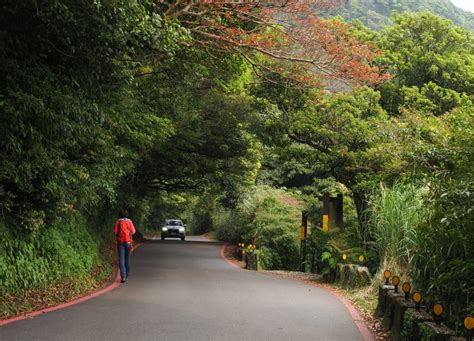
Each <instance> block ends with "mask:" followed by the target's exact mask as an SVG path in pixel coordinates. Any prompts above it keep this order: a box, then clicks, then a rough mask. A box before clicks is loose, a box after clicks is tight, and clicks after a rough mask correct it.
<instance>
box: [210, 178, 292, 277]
mask: <svg viewBox="0 0 474 341" xmlns="http://www.w3.org/2000/svg"><path fill="white" fill-rule="evenodd" d="M288 200H289V201H290V202H294V201H295V200H294V199H291V196H289V194H286V193H285V192H284V191H281V190H275V189H273V188H271V187H268V186H256V187H249V188H248V189H247V190H246V192H245V193H244V194H243V195H242V196H241V200H240V201H239V203H238V204H237V206H236V208H235V209H233V210H231V211H230V210H228V209H224V208H220V209H218V214H217V226H216V236H217V238H218V239H220V240H224V241H229V242H232V243H238V242H241V241H243V242H245V243H247V244H248V243H252V244H254V245H256V246H257V249H258V250H259V257H260V263H261V266H262V267H263V268H264V269H288V270H296V269H298V268H299V223H300V222H299V220H300V219H301V218H300V215H301V211H300V210H299V209H298V206H294V204H285V202H287V201H288Z"/></svg>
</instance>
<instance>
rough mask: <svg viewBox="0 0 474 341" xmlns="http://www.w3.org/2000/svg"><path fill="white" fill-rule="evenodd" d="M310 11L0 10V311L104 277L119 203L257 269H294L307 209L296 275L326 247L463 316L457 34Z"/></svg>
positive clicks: (468, 226)
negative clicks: (226, 245) (340, 217)
mask: <svg viewBox="0 0 474 341" xmlns="http://www.w3.org/2000/svg"><path fill="white" fill-rule="evenodd" d="M315 3H316V5H318V4H319V2H318V1H316V2H315ZM322 3H326V2H324V1H323V2H322ZM173 4H174V5H176V6H173ZM319 5H321V6H322V5H323V4H319ZM239 6H240V7H239ZM314 9H315V8H308V7H305V6H304V5H302V4H295V3H294V2H293V1H289V2H288V4H287V7H284V8H280V9H278V8H265V7H263V8H259V7H256V8H255V7H249V6H247V5H245V4H244V5H238V6H236V7H235V6H231V5H229V4H222V3H218V4H200V3H198V2H193V5H192V6H190V7H186V6H185V5H184V4H183V3H182V2H177V3H174V2H173V1H169V2H168V1H163V2H159V3H158V2H155V1H151V0H141V1H138V0H137V1H129V0H123V1H121V0H120V1H94V2H92V3H89V2H82V1H79V2H78V1H76V0H70V1H61V2H58V1H53V0H51V1H43V2H36V1H33V2H28V1H20V2H18V1H7V4H5V5H2V7H0V22H2V23H3V25H2V26H3V27H2V28H1V29H0V73H1V74H2V75H3V76H2V79H0V113H1V117H2V124H1V125H0V136H1V139H0V157H1V159H2V162H1V163H0V212H1V215H0V301H1V302H3V303H2V304H3V306H2V307H1V312H0V314H1V315H2V316H3V317H4V316H10V315H14V314H17V313H18V312H20V311H26V310H28V309H32V308H33V306H34V305H32V304H30V303H31V299H32V298H31V297H32V295H33V294H34V293H38V292H47V291H51V292H52V291H53V288H63V287H64V283H75V287H74V288H73V289H70V291H71V292H80V291H81V290H85V289H87V288H91V287H94V286H96V285H99V284H100V283H101V282H103V281H104V279H106V278H109V276H110V275H111V273H112V271H114V269H113V267H111V266H110V263H111V254H112V255H113V244H114V240H113V238H112V236H111V229H112V226H113V222H114V219H115V216H116V212H117V209H118V208H119V207H127V208H128V209H129V211H130V214H131V218H132V219H133V220H134V222H135V225H136V226H137V228H138V230H139V231H141V232H143V233H145V234H148V235H149V234H153V233H156V232H158V231H159V228H160V226H161V223H162V222H163V220H164V219H166V218H181V219H183V220H184V221H185V222H186V223H187V225H188V228H189V229H190V230H191V231H190V232H192V233H196V234H203V233H209V232H211V233H213V234H214V235H215V236H216V237H217V238H218V239H220V240H223V241H227V242H230V243H239V242H245V243H247V244H248V243H252V244H254V245H256V247H257V251H256V252H258V254H259V257H260V262H261V264H260V265H261V266H262V267H263V268H264V269H269V270H270V269H271V270H279V269H285V270H298V269H299V268H300V265H301V264H300V258H299V249H300V224H301V211H302V210H307V211H308V214H309V221H310V227H309V236H308V241H307V258H306V259H305V263H304V267H305V269H306V271H308V272H315V273H319V274H321V275H322V276H323V278H324V279H325V280H326V281H328V282H331V281H334V279H335V278H336V276H337V272H338V266H337V264H338V263H339V262H340V261H341V257H342V254H346V255H348V257H349V258H348V261H350V262H357V260H358V257H359V255H364V256H365V263H364V264H365V265H366V266H367V267H368V268H369V271H370V273H371V275H372V276H373V283H372V286H373V287H375V286H376V285H377V284H378V283H380V281H381V272H382V271H383V270H385V269H386V268H390V269H391V270H392V271H394V272H397V273H399V274H400V275H402V276H403V277H404V278H406V279H410V280H411V281H412V282H413V284H414V287H416V288H417V289H418V290H420V291H422V292H423V293H424V297H425V299H426V301H427V302H429V303H431V302H435V301H441V302H443V303H444V304H445V306H446V307H447V312H446V313H447V321H448V323H449V324H450V325H451V326H453V327H454V328H458V329H459V326H460V323H461V321H462V320H461V318H462V317H463V316H465V315H467V314H469V313H471V314H472V313H474V302H473V290H474V282H473V281H474V276H473V274H474V261H473V259H474V209H473V207H474V200H473V192H474V173H473V172H474V170H473V169H474V167H472V165H473V164H474V155H473V154H474V105H473V102H472V101H473V98H474V97H473V96H474V39H473V36H472V34H471V33H470V32H468V31H466V30H464V29H463V28H461V27H458V26H456V25H454V24H453V23H452V22H451V21H449V20H445V19H442V18H440V17H438V16H436V15H434V14H431V13H428V12H422V13H403V14H396V13H395V14H393V15H392V17H391V19H390V20H391V24H390V25H388V26H386V27H384V28H383V29H382V30H381V31H372V30H371V29H369V28H367V27H365V26H364V25H363V24H361V23H360V22H356V23H355V24H354V25H348V24H346V23H345V22H344V21H343V20H342V19H341V18H339V17H338V18H335V19H324V20H322V19H321V18H320V17H319V16H318V14H317V11H316V12H314ZM276 11H282V13H283V14H284V15H282V13H276ZM276 16H280V17H284V18H286V19H287V20H288V22H287V23H284V22H281V21H279V22H278V23H277V22H275V21H274V18H275V17H276ZM272 20H273V21H272ZM290 23H291V25H290ZM295 23H297V24H296V25H295ZM315 69H317V70H319V71H318V72H315ZM323 193H331V194H344V217H345V228H344V229H341V230H334V229H331V230H330V231H329V232H328V233H325V232H323V231H322V229H321V228H322V226H321V224H322V218H321V216H322V203H321V201H320V197H321V196H322V195H323ZM110 250H112V252H111V251H110ZM39 296H41V295H39ZM39 296H38V295H36V296H34V297H39ZM67 298H68V297H66V296H65V295H61V294H58V295H56V296H55V297H54V298H51V300H52V301H51V302H49V298H48V299H45V300H47V301H48V304H50V303H51V304H52V303H54V302H53V301H60V300H62V299H67ZM18 307H22V308H21V309H19V308H18Z"/></svg>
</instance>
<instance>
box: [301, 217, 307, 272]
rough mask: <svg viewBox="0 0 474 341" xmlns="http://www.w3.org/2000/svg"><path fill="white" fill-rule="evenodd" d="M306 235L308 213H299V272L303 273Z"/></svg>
mask: <svg viewBox="0 0 474 341" xmlns="http://www.w3.org/2000/svg"><path fill="white" fill-rule="evenodd" d="M307 235H308V211H302V212H301V246H300V271H301V272H305V264H306V236H307Z"/></svg>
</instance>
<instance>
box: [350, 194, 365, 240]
mask: <svg viewBox="0 0 474 341" xmlns="http://www.w3.org/2000/svg"><path fill="white" fill-rule="evenodd" d="M352 193H353V197H354V205H355V207H356V211H357V220H358V221H359V227H360V238H361V240H362V243H363V246H364V247H365V246H366V243H367V238H368V229H369V217H368V215H367V208H368V202H367V193H365V192H352Z"/></svg>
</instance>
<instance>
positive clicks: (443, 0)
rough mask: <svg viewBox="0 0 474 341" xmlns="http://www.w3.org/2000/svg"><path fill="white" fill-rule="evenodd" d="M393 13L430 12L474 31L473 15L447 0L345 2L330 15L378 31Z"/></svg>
mask: <svg viewBox="0 0 474 341" xmlns="http://www.w3.org/2000/svg"><path fill="white" fill-rule="evenodd" d="M394 11H396V12H398V13H402V12H432V13H434V14H437V15H439V16H441V17H444V18H446V19H451V20H452V21H453V22H454V23H456V24H457V25H461V26H464V27H465V28H466V29H468V30H470V31H473V30H474V14H472V13H470V12H466V11H463V10H462V9H460V8H458V7H456V6H454V5H453V4H452V3H451V2H450V1H449V0H418V1H411V0H396V1H393V0H377V1H370V0H346V1H345V4H344V6H342V7H339V6H336V7H335V8H334V9H332V10H331V11H330V14H333V15H334V14H338V15H342V16H343V17H344V18H345V19H346V20H348V21H355V20H360V21H362V22H363V23H364V24H365V25H367V26H368V27H370V28H371V29H375V30H380V29H381V28H383V27H384V26H387V25H389V24H390V16H391V15H392V13H393V12H394Z"/></svg>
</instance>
